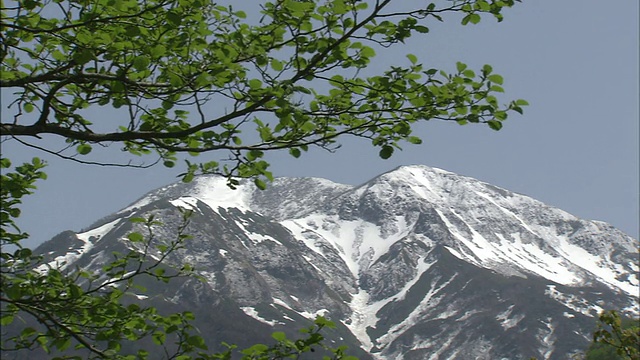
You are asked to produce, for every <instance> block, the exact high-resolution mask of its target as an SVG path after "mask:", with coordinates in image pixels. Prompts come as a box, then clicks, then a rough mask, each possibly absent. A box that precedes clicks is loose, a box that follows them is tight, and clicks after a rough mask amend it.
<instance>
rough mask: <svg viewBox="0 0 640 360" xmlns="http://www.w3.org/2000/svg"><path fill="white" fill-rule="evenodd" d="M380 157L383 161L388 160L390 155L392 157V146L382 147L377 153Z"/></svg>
mask: <svg viewBox="0 0 640 360" xmlns="http://www.w3.org/2000/svg"><path fill="white" fill-rule="evenodd" d="M379 155H380V157H381V158H383V159H385V160H386V159H388V158H390V157H391V155H393V146H390V145H384V146H383V147H382V149H381V150H380V153H379Z"/></svg>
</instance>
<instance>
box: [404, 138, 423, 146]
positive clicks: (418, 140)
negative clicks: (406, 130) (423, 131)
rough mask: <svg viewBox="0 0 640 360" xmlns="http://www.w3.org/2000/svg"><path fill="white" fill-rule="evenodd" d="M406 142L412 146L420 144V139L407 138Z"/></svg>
mask: <svg viewBox="0 0 640 360" xmlns="http://www.w3.org/2000/svg"><path fill="white" fill-rule="evenodd" d="M407 141H408V142H410V143H412V144H416V145H419V144H422V139H420V138H419V137H417V136H409V137H408V138H407Z"/></svg>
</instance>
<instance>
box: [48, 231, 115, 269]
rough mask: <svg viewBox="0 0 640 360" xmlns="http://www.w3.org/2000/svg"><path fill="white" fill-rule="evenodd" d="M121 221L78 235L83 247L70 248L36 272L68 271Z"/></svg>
mask: <svg viewBox="0 0 640 360" xmlns="http://www.w3.org/2000/svg"><path fill="white" fill-rule="evenodd" d="M120 220H121V219H116V220H113V221H111V222H109V223H106V224H104V225H102V226H99V227H97V228H95V229H91V230H89V231H85V232H83V233H79V234H76V237H77V238H78V240H80V241H81V242H82V245H81V246H80V247H79V248H77V247H71V248H69V251H68V252H67V253H66V254H64V255H61V256H57V257H56V258H55V259H53V260H52V261H50V262H48V263H47V264H42V265H40V266H38V267H37V268H36V271H40V272H44V271H47V270H48V269H50V268H54V269H55V268H57V269H59V270H64V269H66V268H67V267H68V266H69V265H70V264H71V263H73V262H74V261H76V260H77V259H79V258H80V257H81V256H82V255H84V254H86V253H87V252H88V251H89V250H91V249H92V248H93V246H94V244H95V242H97V241H98V240H100V239H101V238H102V236H103V235H105V234H107V233H108V232H109V231H111V230H112V229H113V228H115V227H116V225H118V223H119V222H120Z"/></svg>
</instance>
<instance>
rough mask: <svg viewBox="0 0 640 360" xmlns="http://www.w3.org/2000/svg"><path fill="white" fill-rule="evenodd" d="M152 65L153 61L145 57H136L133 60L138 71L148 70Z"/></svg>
mask: <svg viewBox="0 0 640 360" xmlns="http://www.w3.org/2000/svg"><path fill="white" fill-rule="evenodd" d="M150 64H151V60H149V58H148V57H146V56H144V55H140V56H136V57H135V58H133V68H134V69H136V70H138V71H143V70H147V69H148V68H149V65H150Z"/></svg>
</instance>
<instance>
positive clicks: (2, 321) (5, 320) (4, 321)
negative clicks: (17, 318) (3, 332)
mask: <svg viewBox="0 0 640 360" xmlns="http://www.w3.org/2000/svg"><path fill="white" fill-rule="evenodd" d="M12 322H13V313H8V314H6V315H3V316H2V318H0V325H2V326H5V325H9V324H11V323H12Z"/></svg>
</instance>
